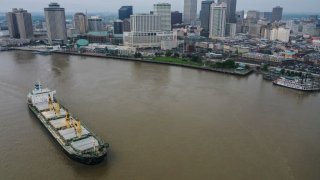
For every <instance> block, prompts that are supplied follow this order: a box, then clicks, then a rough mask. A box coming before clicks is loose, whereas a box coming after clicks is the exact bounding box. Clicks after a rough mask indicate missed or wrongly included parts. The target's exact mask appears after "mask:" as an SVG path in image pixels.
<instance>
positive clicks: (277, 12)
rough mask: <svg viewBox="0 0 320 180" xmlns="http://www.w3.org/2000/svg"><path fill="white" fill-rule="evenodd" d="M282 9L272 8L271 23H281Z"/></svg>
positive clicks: (278, 7)
mask: <svg viewBox="0 0 320 180" xmlns="http://www.w3.org/2000/svg"><path fill="white" fill-rule="evenodd" d="M282 12H283V8H282V7H280V6H277V7H274V8H273V10H272V22H275V21H281V19H282Z"/></svg>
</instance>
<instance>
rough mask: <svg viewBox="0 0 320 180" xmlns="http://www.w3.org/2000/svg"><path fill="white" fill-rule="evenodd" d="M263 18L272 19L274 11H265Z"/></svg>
mask: <svg viewBox="0 0 320 180" xmlns="http://www.w3.org/2000/svg"><path fill="white" fill-rule="evenodd" d="M263 18H264V19H265V20H267V21H271V20H272V12H263Z"/></svg>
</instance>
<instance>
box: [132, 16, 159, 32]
mask: <svg viewBox="0 0 320 180" xmlns="http://www.w3.org/2000/svg"><path fill="white" fill-rule="evenodd" d="M130 25H131V32H154V31H161V16H160V15H151V14H135V15H131V16H130Z"/></svg>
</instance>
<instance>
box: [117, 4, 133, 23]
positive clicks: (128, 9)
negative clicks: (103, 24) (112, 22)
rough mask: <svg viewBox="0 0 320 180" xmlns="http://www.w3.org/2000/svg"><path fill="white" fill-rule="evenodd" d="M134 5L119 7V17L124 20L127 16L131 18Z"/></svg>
mask: <svg viewBox="0 0 320 180" xmlns="http://www.w3.org/2000/svg"><path fill="white" fill-rule="evenodd" d="M132 9H133V8H132V6H122V7H121V8H120V9H119V12H118V13H119V19H120V20H124V19H126V18H130V16H131V15H132V14H133V10H132Z"/></svg>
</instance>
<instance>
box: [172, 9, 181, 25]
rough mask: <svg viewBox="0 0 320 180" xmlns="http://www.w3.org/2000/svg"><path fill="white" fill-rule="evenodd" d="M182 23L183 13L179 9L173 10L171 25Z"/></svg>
mask: <svg viewBox="0 0 320 180" xmlns="http://www.w3.org/2000/svg"><path fill="white" fill-rule="evenodd" d="M181 23H182V13H181V12H179V11H174V12H171V26H172V25H174V24H181Z"/></svg>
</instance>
